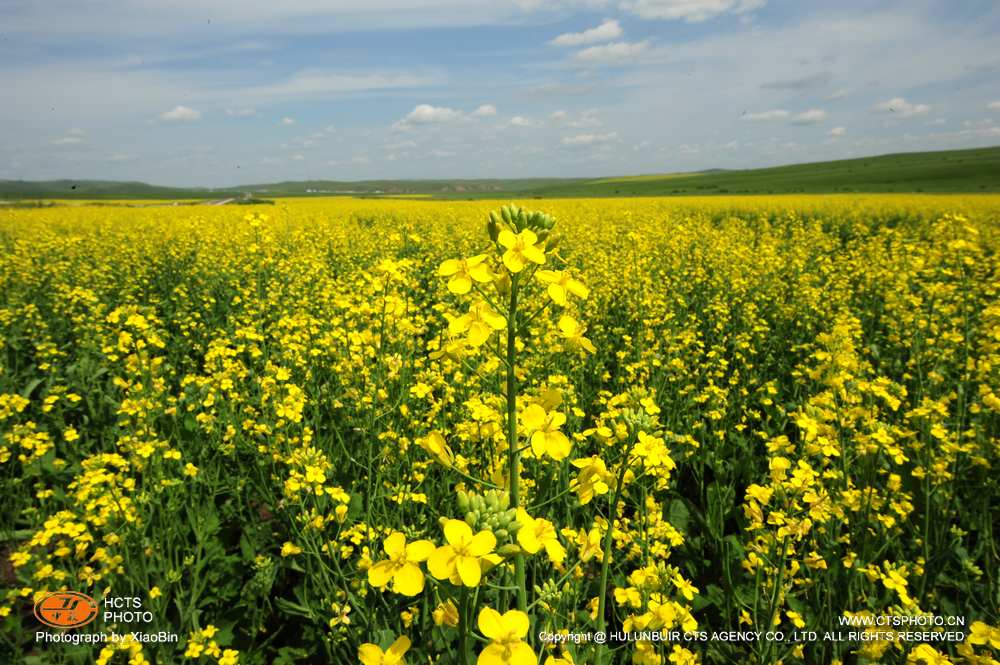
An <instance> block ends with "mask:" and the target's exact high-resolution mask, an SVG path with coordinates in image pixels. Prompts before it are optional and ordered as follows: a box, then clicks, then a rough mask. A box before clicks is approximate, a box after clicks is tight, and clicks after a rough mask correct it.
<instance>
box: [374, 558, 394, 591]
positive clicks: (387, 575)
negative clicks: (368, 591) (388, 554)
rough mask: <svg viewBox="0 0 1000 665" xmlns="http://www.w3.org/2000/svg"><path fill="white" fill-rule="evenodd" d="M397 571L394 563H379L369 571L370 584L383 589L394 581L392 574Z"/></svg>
mask: <svg viewBox="0 0 1000 665" xmlns="http://www.w3.org/2000/svg"><path fill="white" fill-rule="evenodd" d="M395 570H396V564H394V563H393V562H392V561H379V562H378V563H376V564H375V565H374V566H372V567H371V568H369V569H368V584H371V585H372V586H373V587H375V588H377V589H381V588H382V587H384V586H385V585H386V584H388V583H389V580H390V579H392V574H393V572H394V571H395Z"/></svg>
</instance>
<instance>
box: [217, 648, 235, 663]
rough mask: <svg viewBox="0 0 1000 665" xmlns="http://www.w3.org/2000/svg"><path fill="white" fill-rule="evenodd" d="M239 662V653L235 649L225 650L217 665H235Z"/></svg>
mask: <svg viewBox="0 0 1000 665" xmlns="http://www.w3.org/2000/svg"><path fill="white" fill-rule="evenodd" d="M239 662H240V652H239V651H237V650H236V649H226V650H225V651H223V652H222V658H220V659H219V665H237V663H239Z"/></svg>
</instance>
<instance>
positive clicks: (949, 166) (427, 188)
mask: <svg viewBox="0 0 1000 665" xmlns="http://www.w3.org/2000/svg"><path fill="white" fill-rule="evenodd" d="M248 192H249V193H252V194H253V195H258V196H266V197H268V198H274V197H281V196H375V197H377V196H384V195H395V196H398V195H407V194H413V195H421V196H431V197H434V198H451V199H454V198H553V197H580V196H672V195H692V194H698V195H708V194H790V193H799V192H801V193H817V194H823V193H834V192H969V193H975V192H979V193H985V192H994V193H995V192H1000V147H994V148H976V149H972V150H946V151H940V152H913V153H900V154H893V155H881V156H877V157H862V158H859V159H843V160H837V161H830V162H815V163H810V164H792V165H789V166H777V167H772V168H764V169H746V170H721V169H710V170H706V171H700V172H697V173H664V174H649V175H636V176H623V177H607V178H598V179H594V178H517V179H478V180H472V179H456V180H363V181H353V182H352V181H337V180H306V181H295V182H277V183H269V184H258V185H244V186H240V187H231V188H225V189H209V188H178V187H159V186H156V185H149V184H146V183H143V182H116V181H103V180H50V181H45V182H31V181H25V180H0V199H6V200H25V199H27V200H35V199H206V200H208V199H216V200H218V199H225V198H231V197H242V196H244V195H246V194H247V193H248Z"/></svg>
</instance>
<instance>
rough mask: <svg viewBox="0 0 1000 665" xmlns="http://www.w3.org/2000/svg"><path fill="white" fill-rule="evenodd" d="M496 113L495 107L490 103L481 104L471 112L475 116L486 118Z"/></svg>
mask: <svg viewBox="0 0 1000 665" xmlns="http://www.w3.org/2000/svg"><path fill="white" fill-rule="evenodd" d="M496 114H497V107H495V106H493V105H492V104H482V105H481V106H480V107H479V108H477V109H476V110H475V111H473V112H472V115H473V116H475V117H477V118H487V117H489V116H493V115H496Z"/></svg>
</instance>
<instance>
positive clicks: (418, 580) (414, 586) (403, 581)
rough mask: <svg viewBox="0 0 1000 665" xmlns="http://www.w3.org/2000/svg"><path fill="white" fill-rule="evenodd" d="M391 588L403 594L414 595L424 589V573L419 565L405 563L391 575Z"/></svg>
mask: <svg viewBox="0 0 1000 665" xmlns="http://www.w3.org/2000/svg"><path fill="white" fill-rule="evenodd" d="M392 590H393V591H395V592H396V593H401V594H403V595H404V596H416V595H417V594H418V593H420V592H421V591H423V590H424V574H423V572H421V570H420V566H418V565H417V564H415V563H406V564H404V565H403V567H402V568H400V569H399V570H397V571H396V574H395V575H393V577H392Z"/></svg>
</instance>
